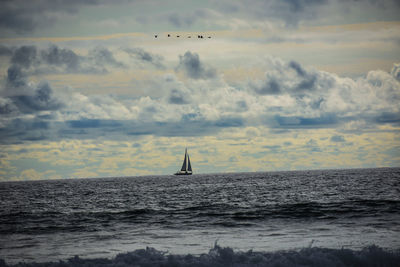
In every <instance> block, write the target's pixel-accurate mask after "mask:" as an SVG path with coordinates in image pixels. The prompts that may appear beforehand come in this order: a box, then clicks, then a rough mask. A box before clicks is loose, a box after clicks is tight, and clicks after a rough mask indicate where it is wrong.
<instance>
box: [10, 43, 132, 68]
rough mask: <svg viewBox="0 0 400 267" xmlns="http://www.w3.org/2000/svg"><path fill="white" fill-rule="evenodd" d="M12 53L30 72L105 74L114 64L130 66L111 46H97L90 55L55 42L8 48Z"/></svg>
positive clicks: (13, 60) (15, 61)
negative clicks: (123, 61) (41, 47)
mask: <svg viewBox="0 0 400 267" xmlns="http://www.w3.org/2000/svg"><path fill="white" fill-rule="evenodd" d="M5 54H6V55H8V56H10V63H11V64H12V65H13V66H16V67H18V68H20V69H23V70H24V71H25V72H26V74H29V75H35V74H52V73H57V74H66V73H77V74H104V73H108V72H109V69H110V68H127V66H125V65H124V64H123V63H122V62H119V61H117V60H116V59H115V57H114V54H113V53H112V52H111V51H110V50H109V49H107V48H103V47H96V48H94V49H91V50H89V51H88V53H87V55H78V54H77V53H75V52H74V51H73V50H71V49H68V48H60V47H58V46H56V45H54V44H52V45H50V46H49V47H48V48H44V49H39V48H37V47H36V46H24V45H23V46H20V47H17V48H13V49H11V48H8V50H7V51H6V52H5Z"/></svg>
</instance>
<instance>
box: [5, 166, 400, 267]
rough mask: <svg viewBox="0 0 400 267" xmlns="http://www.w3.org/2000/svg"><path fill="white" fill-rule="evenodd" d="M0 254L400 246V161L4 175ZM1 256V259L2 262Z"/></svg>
mask: <svg viewBox="0 0 400 267" xmlns="http://www.w3.org/2000/svg"><path fill="white" fill-rule="evenodd" d="M0 203H1V204H0V258H2V259H4V260H5V261H6V262H7V263H16V262H20V261H26V262H31V261H36V262H44V261H57V260H59V259H67V258H70V257H73V256H74V255H79V256H81V257H83V258H112V257H114V256H115V255H117V254H118V253H123V252H128V251H134V250H136V249H143V248H145V247H146V246H149V247H154V248H156V249H157V250H160V251H168V252H169V253H173V254H187V253H192V254H196V255H199V254H201V253H207V252H208V251H209V249H210V248H212V247H213V244H214V242H215V241H216V240H218V244H220V245H221V246H227V247H228V246H229V247H230V248H232V249H234V250H235V251H236V250H241V251H246V250H249V249H253V250H254V251H262V252H274V251H277V250H282V249H284V250H296V249H297V250H298V249H301V248H307V247H309V246H311V245H312V246H313V247H324V248H331V249H341V248H347V249H351V250H352V251H353V250H361V249H362V248H365V247H367V246H370V245H373V244H374V245H377V246H379V247H381V248H385V249H398V248H400V168H381V169H352V170H321V171H293V172H271V173H229V174H199V175H192V176H184V177H182V176H147V177H125V178H107V179H76V180H72V179H71V180H54V181H34V182H3V183H0ZM0 265H1V264H0Z"/></svg>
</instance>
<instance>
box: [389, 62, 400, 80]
mask: <svg viewBox="0 0 400 267" xmlns="http://www.w3.org/2000/svg"><path fill="white" fill-rule="evenodd" d="M390 74H392V76H393V77H394V78H395V79H396V80H398V81H400V63H398V64H394V66H393V68H392V70H391V72H390Z"/></svg>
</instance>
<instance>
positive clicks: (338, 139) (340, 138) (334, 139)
mask: <svg viewBox="0 0 400 267" xmlns="http://www.w3.org/2000/svg"><path fill="white" fill-rule="evenodd" d="M331 142H346V140H345V139H344V137H343V136H342V135H333V136H331Z"/></svg>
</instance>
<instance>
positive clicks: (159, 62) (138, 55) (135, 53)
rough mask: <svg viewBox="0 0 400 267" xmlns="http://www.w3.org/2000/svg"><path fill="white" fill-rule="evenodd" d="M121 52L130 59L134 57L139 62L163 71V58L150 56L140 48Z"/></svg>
mask: <svg viewBox="0 0 400 267" xmlns="http://www.w3.org/2000/svg"><path fill="white" fill-rule="evenodd" d="M123 51H125V52H126V53H128V54H129V55H130V56H131V57H134V58H135V59H136V60H139V61H140V62H146V63H149V64H152V65H153V66H155V67H157V68H160V69H164V68H165V67H164V64H163V57H162V56H160V55H156V54H152V53H149V52H147V51H145V50H144V49H142V48H124V49H123Z"/></svg>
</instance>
